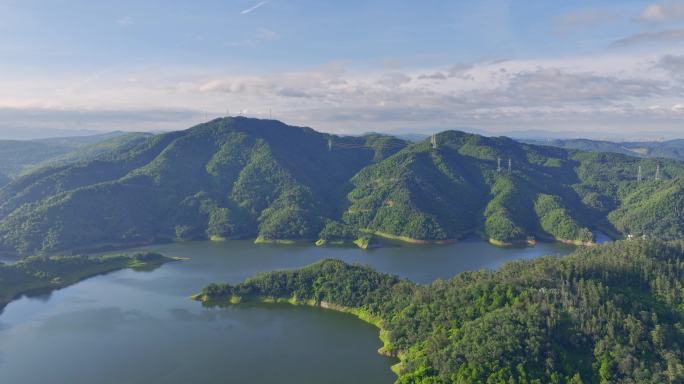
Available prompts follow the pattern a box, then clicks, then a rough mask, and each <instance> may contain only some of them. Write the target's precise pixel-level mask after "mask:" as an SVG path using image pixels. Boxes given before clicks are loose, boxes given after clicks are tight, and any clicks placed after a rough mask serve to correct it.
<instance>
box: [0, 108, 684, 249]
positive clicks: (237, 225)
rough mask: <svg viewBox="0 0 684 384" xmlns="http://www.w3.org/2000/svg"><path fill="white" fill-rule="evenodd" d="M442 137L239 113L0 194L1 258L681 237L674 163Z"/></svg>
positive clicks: (678, 174) (682, 179) (681, 169)
mask: <svg viewBox="0 0 684 384" xmlns="http://www.w3.org/2000/svg"><path fill="white" fill-rule="evenodd" d="M435 141H436V143H435V144H436V145H434V146H433V145H432V144H431V143H430V141H429V140H425V141H421V142H417V143H408V142H405V141H403V140H400V139H397V138H394V137H391V136H384V135H378V134H369V135H365V136H360V137H345V136H334V135H329V134H325V133H320V132H316V131H314V130H313V129H310V128H302V127H293V126H288V125H285V124H283V123H281V122H278V121H274V120H259V119H250V118H243V117H232V118H221V119H215V120H212V121H210V122H207V123H205V124H200V125H198V126H195V127H193V128H190V129H188V130H185V131H178V132H170V133H166V134H160V135H155V136H152V137H146V138H140V137H136V138H135V139H134V140H130V141H126V142H125V145H117V144H116V143H114V144H113V145H111V148H110V150H108V151H104V152H102V153H97V154H96V155H93V156H91V157H83V158H82V159H81V160H80V161H72V162H69V163H57V164H53V165H51V166H45V167H40V168H39V169H35V170H34V171H32V172H28V173H26V174H24V175H22V176H21V177H18V178H16V179H14V180H12V181H11V182H9V183H8V184H6V185H5V186H4V187H2V188H0V251H1V252H6V253H15V254H20V255H26V254H33V253H35V252H43V251H47V252H55V251H63V250H74V249H76V250H78V249H81V248H83V247H92V246H93V245H102V246H108V245H133V244H143V243H152V242H161V241H184V240H193V239H215V240H220V239H228V238H257V241H258V242H280V241H286V240H298V239H302V240H308V241H316V240H319V241H318V244H326V243H344V242H352V241H355V242H356V244H358V245H359V246H362V247H365V246H367V245H369V244H371V243H373V241H374V237H387V238H395V239H400V240H404V241H410V242H418V243H421V242H434V241H438V242H448V241H453V240H456V239H459V238H461V237H464V236H467V235H471V234H477V235H479V236H481V237H483V238H485V239H489V240H490V241H492V242H494V243H497V244H503V245H505V244H514V243H529V242H533V241H535V240H538V239H542V240H560V241H567V242H573V243H590V242H592V241H593V237H594V235H593V233H592V231H593V230H595V229H600V230H603V231H604V232H606V233H608V234H611V235H612V236H614V237H621V236H623V237H626V236H627V235H632V236H639V237H640V236H653V237H659V238H664V239H675V238H684V215H682V213H683V211H684V193H683V190H682V186H683V185H684V165H683V164H681V163H679V162H677V161H674V160H665V159H647V158H638V157H633V156H626V155H622V154H615V153H594V152H582V151H577V150H569V149H560V148H554V147H548V146H538V145H530V144H521V143H519V142H516V141H514V140H511V139H508V138H505V137H499V138H493V137H484V136H479V135H473V134H467V133H464V132H458V131H447V132H443V133H440V134H438V135H436V138H435ZM119 144H120V143H119ZM639 169H641V180H639V177H638V174H639ZM656 173H657V176H658V177H657V179H658V180H656Z"/></svg>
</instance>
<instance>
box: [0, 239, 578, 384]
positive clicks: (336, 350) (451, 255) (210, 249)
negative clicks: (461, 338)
mask: <svg viewBox="0 0 684 384" xmlns="http://www.w3.org/2000/svg"><path fill="white" fill-rule="evenodd" d="M141 249H146V250H153V251H157V252H160V253H163V254H164V255H166V256H177V257H184V258H188V260H184V261H181V262H173V263H168V264H165V265H163V266H162V267H160V268H158V269H155V270H153V271H148V272H139V271H132V270H123V271H118V272H113V273H110V274H107V275H102V276H97V277H94V278H90V279H88V280H85V281H82V282H80V283H78V284H75V285H72V286H70V287H67V288H64V289H61V290H58V291H55V292H52V293H51V294H49V295H45V296H41V297H30V298H29V297H23V298H21V299H19V300H16V301H14V302H12V303H10V304H9V305H8V306H7V307H6V308H5V309H4V311H3V312H2V314H0V383H23V384H34V383H35V384H44V383H101V384H114V383H116V384H121V383H128V384H143V383H145V384H149V383H178V384H181V383H182V384H186V383H252V384H266V383H282V384H290V383H292V384H294V383H299V384H302V383H311V384H315V383H334V384H336V383H340V384H342V383H361V384H364V383H368V384H371V383H373V384H377V383H387V384H390V383H392V382H393V381H394V380H395V376H394V374H393V373H392V372H391V371H390V369H389V367H390V366H391V364H393V363H394V361H393V360H392V359H389V358H386V357H383V356H381V355H379V354H377V352H376V350H377V349H378V348H379V347H380V346H381V343H380V340H379V339H378V331H377V329H376V328H375V327H373V326H372V325H369V324H366V323H364V322H362V321H360V320H358V319H356V318H355V317H353V316H351V315H348V314H342V313H336V312H333V311H328V310H321V309H313V308H309V307H295V306H289V305H287V304H270V305H269V304H249V305H241V306H231V307H227V308H204V307H202V305H201V304H200V303H198V302H195V301H192V300H190V299H189V298H188V297H189V296H190V295H192V294H193V293H197V292H199V291H200V289H201V288H203V287H204V286H206V285H207V284H209V283H211V282H218V283H221V282H229V283H237V282H240V281H242V280H244V279H245V278H247V277H250V276H252V275H254V274H255V273H258V272H268V271H272V270H275V269H290V268H297V267H302V266H304V265H307V264H311V263H313V262H316V261H318V260H321V259H326V258H336V259H341V260H344V261H346V262H348V263H360V264H366V265H370V266H371V267H373V268H375V269H377V270H379V271H382V272H388V273H393V274H397V275H399V276H401V277H405V278H408V279H410V280H413V281H415V282H418V283H429V282H431V281H433V280H435V279H437V278H445V279H446V278H449V277H451V276H453V275H455V274H457V273H459V272H463V271H470V270H478V269H482V268H497V267H499V266H500V265H501V264H503V263H505V262H507V261H512V260H517V259H532V258H536V257H540V256H544V255H563V254H567V253H569V252H571V251H572V250H573V249H574V248H573V247H571V246H567V245H562V244H549V243H539V244H537V245H536V246H535V247H529V248H497V247H494V246H491V245H489V244H487V243H485V242H482V241H481V240H478V239H469V240H464V241H461V242H458V243H456V244H451V245H444V246H408V245H404V246H396V247H385V248H379V249H374V250H369V251H363V250H360V249H357V248H344V247H339V248H337V247H324V248H318V247H313V246H310V245H292V246H270V245H254V244H252V242H250V241H227V242H209V241H203V242H188V243H173V244H163V245H156V246H148V247H144V248H141Z"/></svg>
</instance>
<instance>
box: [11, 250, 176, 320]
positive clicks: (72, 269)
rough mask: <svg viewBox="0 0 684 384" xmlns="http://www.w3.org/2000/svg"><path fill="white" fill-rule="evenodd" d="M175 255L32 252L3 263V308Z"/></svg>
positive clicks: (161, 260) (145, 267) (141, 267)
mask: <svg viewBox="0 0 684 384" xmlns="http://www.w3.org/2000/svg"><path fill="white" fill-rule="evenodd" d="M171 260H174V259H171V258H168V257H165V256H162V255H160V254H158V253H153V252H137V253H132V254H126V253H122V254H108V255H104V256H86V255H74V256H50V257H48V256H30V257H25V258H22V259H21V260H19V261H17V262H16V263H12V264H4V263H0V310H1V309H2V308H3V307H4V306H5V305H7V303H9V302H10V301H11V300H13V299H15V298H16V297H18V296H20V295H24V294H33V293H45V292H49V291H52V290H54V289H57V288H62V287H65V286H67V285H70V284H74V283H76V282H78V281H80V280H83V279H85V278H88V277H91V276H95V275H98V274H102V273H106V272H111V271H115V270H118V269H123V268H134V269H149V268H154V267H156V266H159V265H161V264H163V263H165V262H168V261H171Z"/></svg>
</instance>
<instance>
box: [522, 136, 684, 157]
mask: <svg viewBox="0 0 684 384" xmlns="http://www.w3.org/2000/svg"><path fill="white" fill-rule="evenodd" d="M522 141H523V142H525V143H530V144H537V145H550V146H554V147H560V148H572V149H579V150H582V151H594V152H614V153H622V154H626V155H632V156H642V157H664V158H669V159H676V160H682V161H684V139H676V140H667V141H641V142H632V141H628V142H612V141H602V140H588V139H564V140H522Z"/></svg>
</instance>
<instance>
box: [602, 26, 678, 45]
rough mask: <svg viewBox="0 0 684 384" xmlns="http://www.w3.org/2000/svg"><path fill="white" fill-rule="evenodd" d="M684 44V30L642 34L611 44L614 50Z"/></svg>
mask: <svg viewBox="0 0 684 384" xmlns="http://www.w3.org/2000/svg"><path fill="white" fill-rule="evenodd" d="M677 42H684V28H677V29H666V30H662V31H656V32H641V33H636V34H634V35H631V36H628V37H625V38H622V39H619V40H615V41H614V42H613V43H611V47H613V48H621V47H628V46H634V45H645V44H665V43H677Z"/></svg>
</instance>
